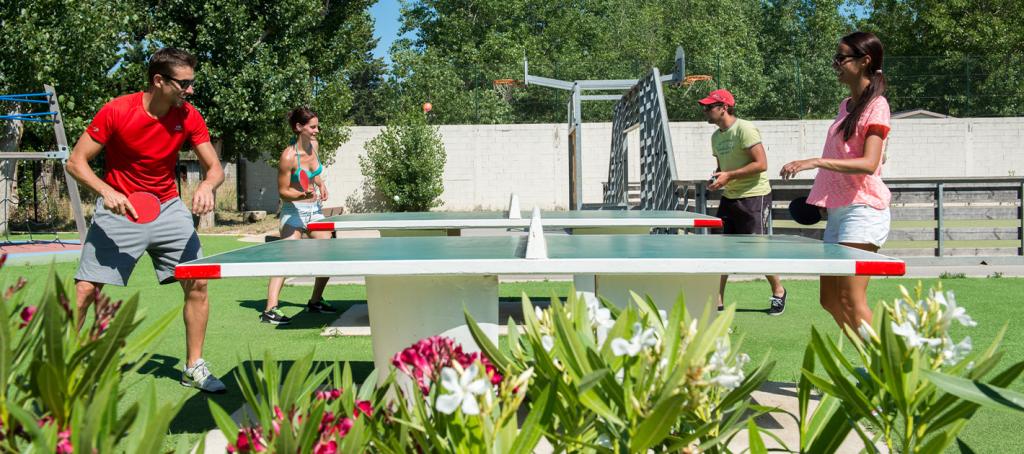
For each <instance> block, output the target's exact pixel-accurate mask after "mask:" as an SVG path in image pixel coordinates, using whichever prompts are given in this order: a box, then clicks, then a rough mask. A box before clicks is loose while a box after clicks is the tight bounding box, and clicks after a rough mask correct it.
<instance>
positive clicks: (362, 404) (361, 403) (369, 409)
mask: <svg viewBox="0 0 1024 454" xmlns="http://www.w3.org/2000/svg"><path fill="white" fill-rule="evenodd" d="M359 413H362V414H364V415H366V416H367V417H368V418H372V417H373V405H372V404H370V401H368V400H358V401H356V408H355V409H353V410H352V417H353V418H358V417H359Z"/></svg>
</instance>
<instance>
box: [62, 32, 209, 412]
mask: <svg viewBox="0 0 1024 454" xmlns="http://www.w3.org/2000/svg"><path fill="white" fill-rule="evenodd" d="M195 66H196V59H195V57H193V56H192V55H190V54H189V53H188V52H185V51H183V50H179V49H173V48H165V49H160V50H159V51H157V52H156V53H155V54H153V56H152V57H151V58H150V60H149V71H148V75H149V86H148V87H147V88H146V90H145V91H142V92H139V93H133V94H129V95H124V96H121V97H119V98H116V99H114V100H112V101H110V102H108V103H107V104H106V105H104V106H103V108H102V109H100V111H99V112H98V113H97V114H96V117H94V118H93V120H92V123H91V124H89V127H88V129H86V131H85V133H84V134H82V137H81V138H80V139H78V143H77V144H75V148H74V150H72V152H71V158H70V159H69V160H68V172H69V173H71V175H73V176H74V177H75V179H77V180H78V181H79V182H80V183H81V184H83V185H85V186H86V187H88V188H90V189H92V190H93V191H96V193H97V194H99V195H100V197H99V199H98V200H97V202H96V213H95V214H94V215H93V219H92V225H91V226H89V232H88V234H87V235H86V238H85V244H84V245H83V246H82V260H81V263H80V264H79V267H78V273H77V274H76V275H75V281H76V291H77V301H78V310H79V315H80V316H82V317H84V315H85V313H86V311H87V310H88V308H89V305H90V304H92V302H93V299H94V295H95V294H96V292H97V291H99V290H100V289H102V288H103V286H104V285H105V284H113V285H121V286H123V285H126V284H127V283H128V278H129V277H131V274H132V270H133V269H134V268H135V263H136V262H138V260H139V258H140V257H141V256H142V254H143V253H144V252H145V253H149V255H150V257H151V258H152V259H153V266H154V268H155V269H156V275H157V279H158V280H159V281H160V283H161V284H169V283H172V282H175V281H176V279H175V278H174V267H175V266H176V265H177V264H178V263H181V262H187V261H190V260H195V259H197V258H200V257H202V255H203V252H202V248H201V247H200V245H199V235H198V234H196V230H195V228H194V227H193V224H192V214H193V213H194V214H196V215H202V214H206V213H209V212H210V211H211V210H213V193H214V191H216V190H217V187H218V186H220V184H221V183H222V182H223V181H224V171H223V170H222V169H221V166H220V160H219V158H218V157H217V152H216V151H215V150H214V148H213V145H212V144H211V143H210V133H209V131H207V129H206V122H205V121H203V117H202V115H200V114H199V111H197V110H196V109H195V107H192V105H191V104H189V103H188V102H186V101H185V98H186V97H187V96H189V95H191V94H192V93H193V88H192V83H193V81H194V77H195ZM186 142H188V143H190V144H191V145H192V148H193V149H194V150H195V153H196V156H197V157H198V158H199V163H200V164H201V165H202V166H203V168H204V169H205V170H206V178H205V179H204V180H203V181H202V182H200V183H199V187H197V188H196V191H195V194H194V195H193V197H192V204H191V210H189V209H188V208H186V206H185V202H184V201H183V200H181V198H180V197H179V196H178V187H177V185H176V184H175V180H174V169H175V166H176V165H177V162H178V151H179V150H181V149H182V147H183V146H184V145H185V144H186ZM101 152H103V153H104V157H105V158H106V159H105V161H104V171H103V178H102V179H100V178H99V177H98V176H97V175H96V173H95V172H93V171H92V168H90V167H89V161H91V160H93V159H95V158H96V157H97V156H99V154H100V153H101ZM136 192H145V193H149V194H152V195H153V196H155V197H156V198H157V199H159V201H160V212H159V214H158V215H157V217H156V219H155V220H153V221H152V222H149V223H147V224H138V223H135V222H133V221H130V220H129V219H128V217H127V216H129V215H130V216H132V218H133V219H136V218H138V216H136V213H135V209H134V207H133V206H132V205H131V203H129V201H128V196H129V195H130V194H132V193H136ZM190 211H191V213H190ZM181 288H182V290H183V292H184V296H185V308H184V318H185V344H186V349H187V358H186V360H185V366H184V372H183V374H182V379H181V383H182V384H183V385H185V386H193V387H196V388H199V389H200V390H203V391H207V392H224V383H222V382H221V381H220V380H218V379H217V377H215V376H214V375H213V374H211V373H210V370H209V368H208V366H207V364H206V362H205V361H203V359H202V352H203V342H204V340H205V338H206V321H207V318H208V317H209V312H210V307H209V300H208V298H207V289H206V281H205V280H186V281H181Z"/></svg>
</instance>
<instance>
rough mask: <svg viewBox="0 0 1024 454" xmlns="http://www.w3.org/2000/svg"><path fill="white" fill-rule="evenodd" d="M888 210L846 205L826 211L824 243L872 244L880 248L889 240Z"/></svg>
mask: <svg viewBox="0 0 1024 454" xmlns="http://www.w3.org/2000/svg"><path fill="white" fill-rule="evenodd" d="M890 221H891V219H890V216H889V209H888V208H886V209H884V210H879V209H876V208H873V207H870V206H867V205H848V206H844V207H840V208H829V209H828V223H827V224H826V225H825V236H824V238H823V240H824V241H825V242H826V243H857V244H873V245H875V246H878V247H882V245H883V244H885V240H886V239H888V238H889V224H890Z"/></svg>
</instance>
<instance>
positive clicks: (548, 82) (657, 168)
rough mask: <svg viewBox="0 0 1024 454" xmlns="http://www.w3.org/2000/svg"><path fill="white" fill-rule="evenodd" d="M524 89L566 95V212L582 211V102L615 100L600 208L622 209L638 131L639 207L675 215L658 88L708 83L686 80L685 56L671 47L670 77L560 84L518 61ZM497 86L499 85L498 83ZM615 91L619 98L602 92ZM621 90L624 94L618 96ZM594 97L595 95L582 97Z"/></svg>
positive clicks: (672, 169)
mask: <svg viewBox="0 0 1024 454" xmlns="http://www.w3.org/2000/svg"><path fill="white" fill-rule="evenodd" d="M523 73H524V82H525V85H527V86H529V85H531V84H532V85H539V86H542V87H549V88H557V89H560V90H567V91H570V92H572V95H571V96H570V99H569V102H568V122H569V134H568V135H569V138H568V141H567V142H568V144H569V150H568V151H569V209H570V210H580V209H582V208H583V178H582V175H581V172H582V168H583V156H582V149H583V128H582V125H583V101H617V103H616V105H615V108H614V113H615V115H614V119H613V121H612V124H613V126H612V128H613V130H612V139H611V155H610V158H609V163H608V189H607V191H606V192H605V194H604V201H603V204H602V208H605V209H626V208H628V205H627V203H626V197H627V190H628V189H627V182H626V179H627V173H628V172H627V170H628V145H627V140H626V136H627V135H628V134H629V133H630V132H632V131H634V130H637V129H639V132H640V171H641V175H642V176H641V191H642V195H641V203H640V208H641V209H644V210H676V209H678V207H679V198H678V197H677V196H676V194H675V189H674V186H673V185H672V181H673V180H676V179H677V177H676V164H675V158H674V156H673V153H672V139H671V134H670V133H669V129H668V112H667V110H666V109H665V95H664V91H663V89H662V84H663V83H670V84H672V85H674V86H683V87H686V88H687V89H689V88H690V87H692V86H693V85H694V84H695V83H698V82H707V81H710V80H711V78H710V76H706V75H686V52H685V51H684V50H683V48H682V47H678V48H676V54H675V65H674V66H673V68H672V73H671V74H669V75H664V76H663V75H661V73H660V71H659V70H658V68H656V67H655V68H652V69H651V72H650V73H649V74H648V75H647V76H646V77H644V78H643V79H639V80H636V79H611V80H576V81H572V82H570V81H565V80H558V79H551V78H547V77H541V76H537V75H531V74H530V65H529V61H528V60H527V59H523ZM499 82H500V84H499ZM499 85H500V90H503V92H507V90H508V89H509V87H510V86H514V85H512V84H510V83H509V80H500V81H495V88H496V89H498V88H499ZM611 90H619V91H620V94H609V93H607V92H608V91H611ZM621 90H627V91H626V93H624V94H622V93H621ZM591 92H597V93H596V94H587V93H591Z"/></svg>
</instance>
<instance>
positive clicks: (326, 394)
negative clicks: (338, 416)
mask: <svg viewBox="0 0 1024 454" xmlns="http://www.w3.org/2000/svg"><path fill="white" fill-rule="evenodd" d="M339 397H341V390H340V389H337V388H335V389H332V390H330V391H317V392H316V398H317V399H319V400H326V401H328V402H330V401H333V400H337V399H338V398H339Z"/></svg>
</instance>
